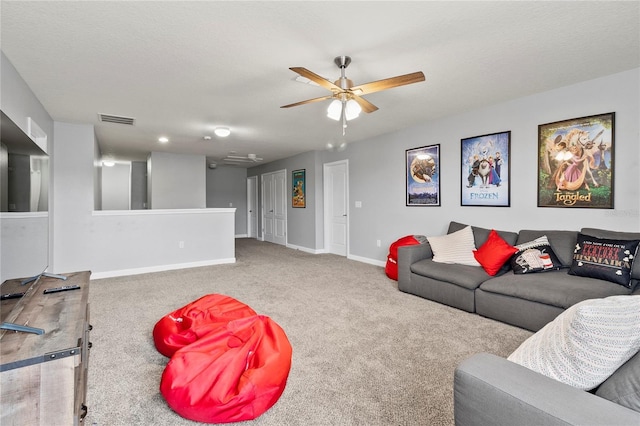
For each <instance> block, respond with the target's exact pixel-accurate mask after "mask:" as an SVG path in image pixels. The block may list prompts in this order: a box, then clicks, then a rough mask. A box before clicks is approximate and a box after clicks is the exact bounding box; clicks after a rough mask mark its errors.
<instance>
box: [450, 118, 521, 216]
mask: <svg viewBox="0 0 640 426" xmlns="http://www.w3.org/2000/svg"><path fill="white" fill-rule="evenodd" d="M460 142H461V147H460V153H461V156H462V158H461V165H462V167H461V170H462V173H461V182H462V184H461V185H460V205H462V206H491V207H509V205H510V200H509V198H510V195H511V193H510V187H511V182H510V179H509V177H510V169H511V167H510V157H511V153H510V148H511V131H508V132H500V133H492V134H489V135H482V136H474V137H472V138H466V139H462V140H461V141H460Z"/></svg>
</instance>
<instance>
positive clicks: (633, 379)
mask: <svg viewBox="0 0 640 426" xmlns="http://www.w3.org/2000/svg"><path fill="white" fill-rule="evenodd" d="M596 395H598V396H599V397H601V398H605V399H608V400H609V401H613V402H615V403H616V404H620V405H622V406H623V407H627V408H631V409H632V410H635V411H638V412H640V352H638V353H637V354H635V355H634V356H633V357H632V358H631V359H630V360H629V361H627V362H626V363H624V365H623V366H622V367H620V368H618V369H617V370H616V372H615V373H613V374H612V375H611V376H610V377H609V378H608V379H607V380H605V381H604V383H602V384H601V385H600V387H599V388H598V390H597V391H596Z"/></svg>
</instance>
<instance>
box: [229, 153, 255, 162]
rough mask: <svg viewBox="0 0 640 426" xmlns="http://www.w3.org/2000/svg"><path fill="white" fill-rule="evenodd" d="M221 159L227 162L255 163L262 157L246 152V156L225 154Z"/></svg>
mask: <svg viewBox="0 0 640 426" xmlns="http://www.w3.org/2000/svg"><path fill="white" fill-rule="evenodd" d="M222 161H225V162H229V163H257V162H259V161H262V158H260V157H258V156H257V155H256V154H247V156H246V157H244V156H241V155H227V156H226V157H225V158H223V159H222Z"/></svg>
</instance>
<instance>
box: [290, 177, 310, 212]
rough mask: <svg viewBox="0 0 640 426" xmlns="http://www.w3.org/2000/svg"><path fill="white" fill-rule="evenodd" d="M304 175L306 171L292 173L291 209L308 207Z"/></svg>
mask: <svg viewBox="0 0 640 426" xmlns="http://www.w3.org/2000/svg"><path fill="white" fill-rule="evenodd" d="M304 175H305V169H302V170H294V171H293V172H291V182H292V183H293V188H292V190H291V207H293V208H305V207H306V206H307V205H306V200H305V192H306V191H305V187H304V185H305V182H304V178H305V176H304Z"/></svg>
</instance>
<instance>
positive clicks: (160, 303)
mask: <svg viewBox="0 0 640 426" xmlns="http://www.w3.org/2000/svg"><path fill="white" fill-rule="evenodd" d="M236 259H237V262H236V263H234V264H229V265H217V266H209V267H202V268H192V269H185V270H178V271H168V272H162V273H153V274H143V275H135V276H127V277H118V278H108V279H101V280H93V281H92V282H91V290H90V298H89V299H90V304H91V305H90V306H91V324H92V325H93V331H92V332H91V342H92V343H93V348H92V349H91V352H90V358H89V385H88V388H89V389H88V398H87V399H88V400H87V404H88V407H89V411H88V416H87V418H86V420H85V424H87V425H100V426H103V425H104V426H110V425H167V426H168V425H172V426H173V425H194V424H197V423H195V422H192V421H189V420H186V419H184V418H182V417H180V416H179V415H178V414H176V413H175V412H173V411H172V410H171V409H170V408H169V407H168V406H167V405H166V403H165V401H164V399H163V397H162V395H161V394H160V392H159V383H160V377H161V375H162V371H163V370H164V367H165V365H166V363H167V362H168V359H167V358H165V357H164V356H162V355H160V354H159V353H158V352H157V351H156V350H155V347H154V344H153V338H152V330H153V327H154V325H155V323H156V322H157V321H158V320H159V319H160V318H161V317H162V316H164V315H166V314H168V313H169V312H171V311H173V310H175V309H177V308H179V307H182V306H184V305H186V304H187V303H189V302H191V301H193V300H195V299H197V298H199V297H201V296H204V295H205V294H212V293H220V294H225V295H228V296H231V297H234V298H236V299H238V300H240V301H241V302H243V303H246V304H248V305H249V306H251V307H252V308H253V309H254V310H255V311H256V312H257V313H259V314H263V315H267V316H269V317H271V318H272V319H273V320H275V321H276V322H277V323H278V324H279V325H280V326H281V327H282V328H283V329H284V330H285V332H286V333H287V336H288V338H289V340H290V342H291V345H292V347H293V360H292V367H291V372H290V375H289V379H288V382H287V387H286V389H285V391H284V393H283V395H282V397H281V398H280V399H279V401H278V402H277V403H276V404H275V405H274V406H273V407H272V408H271V409H270V410H268V411H267V412H266V413H264V414H263V415H262V416H260V417H258V418H257V419H256V420H254V421H250V422H242V423H237V424H239V425H245V424H247V425H249V424H250V425H260V426H263V425H264V426H266V425H269V426H271V425H273V426H276V425H277V426H282V425H322V426H330V425H369V426H370V425H385V426H386V425H453V372H454V369H455V367H456V365H457V364H458V363H459V362H460V361H462V360H463V359H465V358H467V357H469V356H471V355H472V354H474V353H478V352H490V353H493V354H497V355H500V356H507V355H508V354H510V353H511V352H512V351H513V350H515V349H516V348H517V347H518V346H519V345H520V343H521V342H522V341H524V340H525V339H526V338H527V337H528V336H530V335H531V333H530V332H528V331H525V330H522V329H519V328H516V327H512V326H509V325H505V324H502V323H499V322H496V321H492V320H489V319H486V318H482V317H480V316H478V315H474V314H469V313H466V312H463V311H460V310H457V309H454V308H450V307H447V306H444V305H440V304H438V303H435V302H431V301H428V300H425V299H422V298H419V297H416V296H412V295H409V294H405V293H402V292H400V291H398V289H397V283H396V282H395V281H393V280H390V279H389V278H387V276H386V275H385V273H384V269H383V268H380V267H377V266H372V265H369V264H365V263H361V262H356V261H352V260H348V259H346V258H344V257H340V256H335V255H329V254H322V255H313V254H308V253H304V252H301V251H298V250H293V249H287V248H285V247H283V246H279V245H274V244H270V243H265V242H260V241H256V240H253V239H238V240H236Z"/></svg>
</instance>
